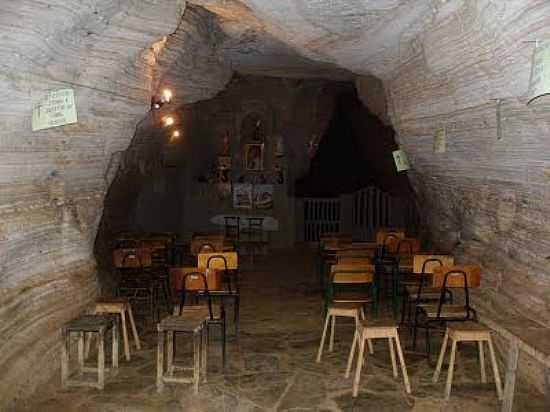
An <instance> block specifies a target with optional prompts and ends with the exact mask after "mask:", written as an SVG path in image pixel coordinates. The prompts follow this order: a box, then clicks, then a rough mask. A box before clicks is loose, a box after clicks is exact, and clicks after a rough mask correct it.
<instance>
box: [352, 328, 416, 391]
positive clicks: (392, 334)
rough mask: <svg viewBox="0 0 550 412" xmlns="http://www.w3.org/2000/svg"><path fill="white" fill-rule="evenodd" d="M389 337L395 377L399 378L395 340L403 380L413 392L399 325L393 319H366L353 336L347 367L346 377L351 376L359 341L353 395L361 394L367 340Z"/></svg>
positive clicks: (406, 388)
mask: <svg viewBox="0 0 550 412" xmlns="http://www.w3.org/2000/svg"><path fill="white" fill-rule="evenodd" d="M382 338H384V339H388V344H389V347H390V357H391V363H392V368H393V377H394V378H397V363H396V361H395V351H394V347H393V341H395V346H396V348H397V356H398V357H399V363H400V364H401V372H402V373H403V381H404V383H405V390H406V391H407V393H411V385H410V383H409V375H407V366H406V365H405V358H404V357H403V351H402V350H401V343H400V341H399V334H398V333H397V325H396V324H395V323H394V322H393V321H376V322H369V323H368V324H367V322H366V321H361V322H359V325H358V327H357V330H356V331H355V335H354V336H353V344H352V345H351V350H350V352H349V357H348V366H347V368H346V378H349V374H350V371H351V365H352V363H353V357H354V355H355V346H356V345H357V341H359V357H358V358H357V366H356V370H355V377H354V379H353V397H357V395H358V394H359V381H360V379H361V369H362V368H363V361H364V356H365V340H367V339H382Z"/></svg>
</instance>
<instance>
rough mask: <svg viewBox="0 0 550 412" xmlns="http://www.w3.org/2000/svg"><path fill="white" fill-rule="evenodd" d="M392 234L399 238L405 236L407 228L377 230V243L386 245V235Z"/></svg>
mask: <svg viewBox="0 0 550 412" xmlns="http://www.w3.org/2000/svg"><path fill="white" fill-rule="evenodd" d="M390 234H391V235H394V236H396V237H397V238H398V239H403V238H405V230H403V229H397V230H394V229H387V228H386V229H378V230H377V231H376V245H377V246H384V240H385V239H386V236H387V235H390Z"/></svg>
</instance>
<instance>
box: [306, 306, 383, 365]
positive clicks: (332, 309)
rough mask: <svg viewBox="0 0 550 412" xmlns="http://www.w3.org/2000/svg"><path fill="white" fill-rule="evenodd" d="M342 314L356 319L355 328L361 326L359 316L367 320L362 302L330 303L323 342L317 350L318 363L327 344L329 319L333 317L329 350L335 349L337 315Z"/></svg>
mask: <svg viewBox="0 0 550 412" xmlns="http://www.w3.org/2000/svg"><path fill="white" fill-rule="evenodd" d="M337 316H342V317H346V318H354V319H355V328H357V327H358V326H359V318H361V319H362V320H365V311H364V310H363V305H362V304H361V303H333V304H331V305H329V307H328V310H327V316H326V318H325V327H324V328H323V335H322V336H321V343H320V344H319V351H318V352H317V363H319V362H321V356H322V355H323V347H324V346H325V339H326V336H327V329H328V324H329V321H330V320H331V319H332V323H331V329H330V341H329V347H328V350H329V352H332V351H333V349H334V329H335V328H336V317H337ZM368 345H369V352H370V353H373V349H372V344H371V342H370V341H369V342H368Z"/></svg>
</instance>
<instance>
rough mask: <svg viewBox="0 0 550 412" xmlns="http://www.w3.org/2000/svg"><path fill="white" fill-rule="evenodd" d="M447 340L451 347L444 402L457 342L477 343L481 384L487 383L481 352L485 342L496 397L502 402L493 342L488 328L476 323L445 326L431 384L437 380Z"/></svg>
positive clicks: (449, 392)
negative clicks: (449, 341) (493, 376)
mask: <svg viewBox="0 0 550 412" xmlns="http://www.w3.org/2000/svg"><path fill="white" fill-rule="evenodd" d="M449 339H451V342H452V345H451V357H450V360H449V370H448V372H447V384H446V385H445V400H448V399H449V397H450V396H451V386H452V384H453V373H454V368H455V357H456V345H457V343H458V342H477V345H478V350H479V364H480V368H481V382H482V383H487V375H486V373H485V354H484V351H483V342H487V345H488V346H489V353H490V355H491V364H492V366H493V373H494V375H495V385H496V388H497V396H498V399H499V400H502V385H501V381H500V374H499V371H498V364H497V360H496V357H495V349H494V348H493V341H492V340H491V332H490V330H489V329H488V328H486V327H484V326H482V325H479V324H477V323H472V322H464V323H460V324H449V326H447V330H446V331H445V337H444V338H443V344H442V345H441V352H440V353H439V359H438V360H437V367H436V369H435V372H434V376H433V383H436V382H437V381H438V379H439V374H440V373H441V365H442V364H443V358H444V357H445V352H446V351H447V342H448V340H449Z"/></svg>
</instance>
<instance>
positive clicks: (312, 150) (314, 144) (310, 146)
mask: <svg viewBox="0 0 550 412" xmlns="http://www.w3.org/2000/svg"><path fill="white" fill-rule="evenodd" d="M319 140H320V138H319V136H317V134H315V133H313V134H312V135H311V139H309V142H308V143H307V153H308V155H309V157H310V158H311V159H313V158H314V157H315V154H316V153H317V149H319Z"/></svg>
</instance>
